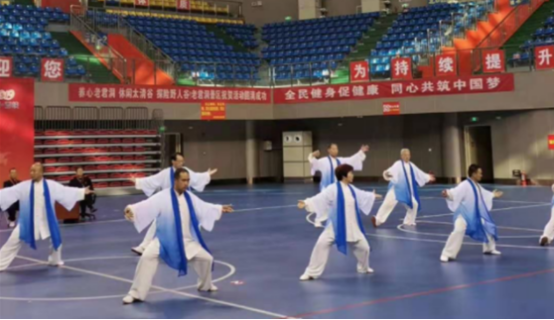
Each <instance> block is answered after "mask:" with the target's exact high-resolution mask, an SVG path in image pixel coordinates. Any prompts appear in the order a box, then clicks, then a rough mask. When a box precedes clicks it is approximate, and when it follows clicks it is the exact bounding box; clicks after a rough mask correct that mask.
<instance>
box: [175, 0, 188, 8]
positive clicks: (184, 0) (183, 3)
mask: <svg viewBox="0 0 554 320" xmlns="http://www.w3.org/2000/svg"><path fill="white" fill-rule="evenodd" d="M177 9H179V10H189V9H190V1H189V0H177Z"/></svg>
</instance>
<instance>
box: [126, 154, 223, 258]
mask: <svg viewBox="0 0 554 320" xmlns="http://www.w3.org/2000/svg"><path fill="white" fill-rule="evenodd" d="M184 164H185V158H184V156H183V155H182V154H181V153H175V154H173V155H172V156H171V167H169V168H166V169H164V170H162V171H160V172H158V173H157V174H155V175H152V176H149V177H146V178H135V179H133V181H134V182H135V188H136V189H137V190H142V191H143V192H144V194H145V195H146V196H148V197H151V196H152V195H153V194H155V193H156V192H157V191H160V190H164V189H168V188H171V187H172V186H173V174H174V173H175V170H176V169H178V168H184V169H186V170H187V171H188V172H189V175H190V184H189V188H190V189H192V190H194V191H197V192H202V191H204V189H205V188H206V186H207V185H208V184H209V183H210V181H211V176H212V175H214V174H215V173H216V172H217V169H214V170H211V169H210V170H208V171H206V172H202V173H196V172H194V171H192V170H190V169H189V168H187V167H184ZM155 234H156V222H155V221H154V223H152V225H151V226H150V228H149V229H148V231H147V232H146V235H145V236H144V239H143V240H142V242H141V244H139V245H138V246H136V247H134V248H132V249H131V250H132V251H133V252H134V253H136V254H138V255H141V254H142V253H143V252H144V250H145V249H146V247H147V246H148V244H149V243H150V241H152V239H154V235H155Z"/></svg>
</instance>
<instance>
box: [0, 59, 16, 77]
mask: <svg viewBox="0 0 554 320" xmlns="http://www.w3.org/2000/svg"><path fill="white" fill-rule="evenodd" d="M12 74H13V58H12V57H0V78H10V77H11V76H12Z"/></svg>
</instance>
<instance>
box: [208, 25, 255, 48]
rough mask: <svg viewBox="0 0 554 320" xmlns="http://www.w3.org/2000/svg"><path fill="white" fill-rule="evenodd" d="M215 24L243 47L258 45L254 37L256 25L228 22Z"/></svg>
mask: <svg viewBox="0 0 554 320" xmlns="http://www.w3.org/2000/svg"><path fill="white" fill-rule="evenodd" d="M217 26H218V27H219V28H220V29H223V30H224V31H225V33H227V34H228V35H230V36H231V37H233V38H234V39H235V40H237V41H239V42H240V43H242V45H243V46H244V47H245V48H248V49H255V48H257V47H258V45H259V44H258V41H256V38H255V37H254V33H255V32H256V27H255V26H254V25H253V24H243V25H237V24H229V23H218V24H217Z"/></svg>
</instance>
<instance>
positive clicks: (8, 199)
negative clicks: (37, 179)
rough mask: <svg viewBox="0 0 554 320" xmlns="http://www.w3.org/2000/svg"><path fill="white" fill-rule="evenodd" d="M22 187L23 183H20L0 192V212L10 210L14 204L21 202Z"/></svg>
mask: <svg viewBox="0 0 554 320" xmlns="http://www.w3.org/2000/svg"><path fill="white" fill-rule="evenodd" d="M25 185H27V184H25ZM22 186H23V183H20V184H17V185H15V186H12V187H9V188H4V189H1V190H0V211H3V210H8V208H9V207H10V206H11V205H12V204H14V203H15V202H17V201H19V200H20V198H21V195H22V192H21V191H22Z"/></svg>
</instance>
